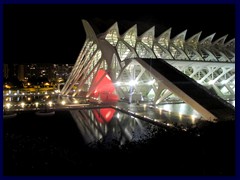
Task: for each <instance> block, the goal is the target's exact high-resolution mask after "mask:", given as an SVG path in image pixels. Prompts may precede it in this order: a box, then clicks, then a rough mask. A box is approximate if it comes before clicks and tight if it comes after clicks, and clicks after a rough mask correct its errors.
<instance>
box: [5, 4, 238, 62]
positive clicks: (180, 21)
mask: <svg viewBox="0 0 240 180" xmlns="http://www.w3.org/2000/svg"><path fill="white" fill-rule="evenodd" d="M96 9H97V10H96ZM82 19H86V20H88V21H89V22H90V24H91V25H92V26H93V27H94V30H95V32H96V33H97V34H98V33H101V32H104V31H106V30H107V28H109V27H110V26H111V25H112V24H113V23H114V22H116V21H118V23H119V29H120V34H123V33H124V32H125V31H126V30H127V29H128V28H130V27H131V26H133V25H134V24H138V29H139V35H141V33H143V32H144V31H146V30H148V29H149V28H150V27H152V26H153V25H155V28H156V36H158V35H160V34H161V33H162V32H163V31H165V30H166V29H168V28H170V27H172V34H171V38H172V37H174V36H175V35H177V34H179V33H180V32H182V31H184V30H185V29H188V33H187V38H189V37H190V36H192V35H194V34H196V33H198V32H199V31H202V36H201V38H200V39H202V38H204V37H206V36H208V35H210V34H212V33H214V32H216V33H217V34H216V36H215V38H214V40H216V39H217V38H219V37H221V36H223V35H225V34H229V36H228V38H227V41H228V40H230V39H232V38H234V37H235V6H234V5H226V4H223V5H219V4H215V5H176V4H174V5H160V4H159V5H146V4H145V5H136V4H135V5H80V4H79V5H5V6H4V63H66V64H67V63H69V64H73V63H75V61H76V58H77V56H78V54H79V52H80V50H81V48H82V45H83V42H84V41H85V33H84V30H83V26H82V22H81V20H82Z"/></svg>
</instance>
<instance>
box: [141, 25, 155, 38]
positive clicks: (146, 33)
mask: <svg viewBox="0 0 240 180" xmlns="http://www.w3.org/2000/svg"><path fill="white" fill-rule="evenodd" d="M149 34H151V35H153V37H154V36H155V26H153V27H151V28H150V29H148V30H147V31H145V32H144V33H143V34H142V35H141V36H140V37H139V38H140V39H142V38H143V37H146V36H148V35H149Z"/></svg>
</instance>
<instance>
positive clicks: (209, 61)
mask: <svg viewBox="0 0 240 180" xmlns="http://www.w3.org/2000/svg"><path fill="white" fill-rule="evenodd" d="M82 22H83V26H84V28H85V32H86V41H85V43H84V46H83V48H82V50H81V52H80V54H79V56H78V58H77V61H76V63H75V65H74V67H73V70H72V72H71V74H70V76H69V78H68V80H67V82H66V84H65V86H64V87H63V89H62V90H61V94H62V95H69V96H76V97H77V96H84V97H88V96H89V94H91V92H89V89H90V86H91V83H92V81H93V78H94V77H95V75H96V72H97V71H98V70H99V69H104V70H105V71H106V72H107V73H108V74H109V76H110V78H111V79H112V81H113V83H114V84H115V87H116V90H117V94H118V95H119V96H120V98H125V99H131V97H133V96H134V94H138V95H139V94H140V95H141V100H146V101H153V102H154V103H155V104H159V103H161V102H163V101H169V100H178V98H177V97H176V96H175V95H174V94H173V93H172V92H171V91H170V90H169V89H167V88H166V86H165V85H164V84H163V83H162V82H161V80H160V79H155V78H154V77H153V76H152V75H151V73H150V72H151V67H149V69H146V68H144V67H142V66H141V65H140V64H139V63H138V61H137V58H153V59H157V58H161V59H164V60H165V61H166V62H168V63H169V64H171V65H172V66H174V67H175V68H177V69H178V70H180V71H181V72H183V73H185V74H186V75H188V76H189V77H191V78H193V79H194V80H196V81H197V82H198V83H199V84H202V85H203V86H205V87H207V88H209V89H211V90H212V91H213V92H215V93H216V94H217V95H219V96H220V97H221V98H223V99H225V100H227V99H231V100H234V99H235V52H234V51H235V39H232V40H230V41H229V42H227V43H224V42H225V40H226V38H227V35H226V36H223V37H221V38H219V39H218V40H216V41H214V42H212V40H213V38H214V35H215V34H212V35H210V36H208V37H206V38H204V39H202V40H201V41H199V39H200V35H201V32H199V33H197V34H196V35H193V36H192V37H190V38H189V39H188V40H185V36H186V33H187V30H185V31H183V32H182V33H180V34H178V35H177V36H175V37H174V38H170V35H171V28H170V29H168V30H166V31H165V32H163V33H162V34H161V35H160V36H158V37H155V27H152V28H150V29H149V30H147V31H146V32H145V33H143V34H142V35H141V36H138V35H137V25H134V26H133V27H131V28H130V29H128V30H127V31H126V32H125V33H124V34H122V35H120V34H119V29H118V24H117V22H116V23H115V24H114V25H113V26H111V27H110V28H109V29H108V30H107V31H106V32H105V33H102V34H100V35H98V36H97V35H96V34H95V33H94V31H93V29H92V27H91V26H90V25H89V23H88V22H87V21H85V20H83V21H82ZM136 97H137V96H136Z"/></svg>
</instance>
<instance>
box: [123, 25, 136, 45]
mask: <svg viewBox="0 0 240 180" xmlns="http://www.w3.org/2000/svg"><path fill="white" fill-rule="evenodd" d="M122 37H123V39H124V41H126V42H127V43H128V44H130V45H131V46H132V47H134V46H135V43H136V39H137V25H136V24H135V25H134V26H132V27H131V28H130V29H128V30H127V31H126V32H125V33H124V34H123V35H122Z"/></svg>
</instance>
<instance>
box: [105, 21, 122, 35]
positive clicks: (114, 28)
mask: <svg viewBox="0 0 240 180" xmlns="http://www.w3.org/2000/svg"><path fill="white" fill-rule="evenodd" d="M112 30H115V31H116V32H117V36H118V37H119V29H118V23H117V22H115V23H114V24H113V25H112V26H111V27H110V28H109V29H108V30H107V31H106V32H105V33H104V34H106V35H107V34H108V33H109V32H110V31H112Z"/></svg>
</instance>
